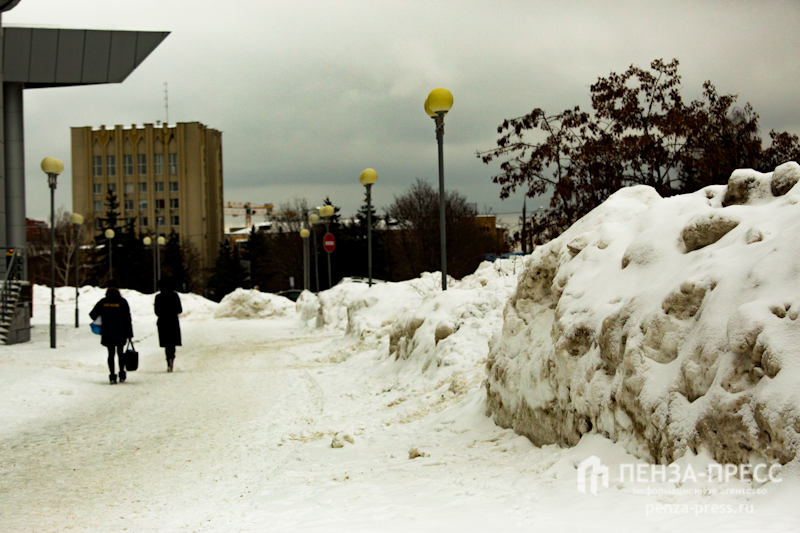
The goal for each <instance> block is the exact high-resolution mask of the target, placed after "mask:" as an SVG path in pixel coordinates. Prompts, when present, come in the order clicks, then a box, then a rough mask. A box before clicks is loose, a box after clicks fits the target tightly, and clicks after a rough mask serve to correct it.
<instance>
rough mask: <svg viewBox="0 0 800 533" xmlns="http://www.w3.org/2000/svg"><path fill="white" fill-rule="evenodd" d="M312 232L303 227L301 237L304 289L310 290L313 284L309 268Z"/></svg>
mask: <svg viewBox="0 0 800 533" xmlns="http://www.w3.org/2000/svg"><path fill="white" fill-rule="evenodd" d="M309 235H310V232H309V231H308V228H303V229H301V230H300V237H301V238H302V239H303V290H306V291H307V290H308V286H309V285H311V276H310V275H309V268H308V236H309Z"/></svg>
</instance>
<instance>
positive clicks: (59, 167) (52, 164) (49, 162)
mask: <svg viewBox="0 0 800 533" xmlns="http://www.w3.org/2000/svg"><path fill="white" fill-rule="evenodd" d="M42 170H43V171H44V173H45V174H47V185H49V186H50V347H51V348H55V347H56V246H55V245H56V208H55V201H56V184H57V182H58V175H59V174H61V173H62V172H63V171H64V163H62V162H61V160H59V159H56V158H55V157H45V158H44V159H42Z"/></svg>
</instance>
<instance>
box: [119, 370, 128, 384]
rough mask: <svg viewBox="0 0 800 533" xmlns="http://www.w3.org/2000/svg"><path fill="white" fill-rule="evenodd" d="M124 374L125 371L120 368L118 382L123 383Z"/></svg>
mask: <svg viewBox="0 0 800 533" xmlns="http://www.w3.org/2000/svg"><path fill="white" fill-rule="evenodd" d="M126 376H127V374H125V371H124V370H120V371H119V382H120V383H125V377H126Z"/></svg>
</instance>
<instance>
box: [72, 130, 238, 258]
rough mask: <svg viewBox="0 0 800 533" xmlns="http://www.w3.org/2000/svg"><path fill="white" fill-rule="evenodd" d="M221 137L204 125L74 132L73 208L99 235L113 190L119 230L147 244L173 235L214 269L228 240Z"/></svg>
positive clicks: (96, 234) (86, 224) (93, 231)
mask: <svg viewBox="0 0 800 533" xmlns="http://www.w3.org/2000/svg"><path fill="white" fill-rule="evenodd" d="M222 187H223V180H222V132H220V131H217V130H215V129H212V128H209V127H207V126H204V125H203V124H200V123H199V122H179V123H177V124H175V125H167V124H163V125H162V124H158V125H153V124H144V125H143V126H142V127H136V125H135V124H134V125H133V126H132V127H130V128H125V127H123V126H115V127H114V128H113V129H107V128H106V127H105V126H100V128H93V127H89V126H87V127H80V128H72V209H73V211H74V212H75V213H80V214H82V215H83V216H84V227H85V228H86V229H87V230H88V229H89V228H91V232H92V235H93V236H98V235H99V234H100V231H101V230H100V228H101V221H100V220H99V219H100V218H102V217H105V216H106V213H105V210H106V207H107V206H106V197H107V193H108V191H109V190H112V191H114V192H115V193H116V195H117V198H118V200H119V208H118V210H119V213H120V225H121V224H123V223H125V222H128V221H131V220H133V221H134V223H135V225H136V227H137V229H138V231H139V234H140V235H141V237H142V238H144V237H145V236H151V237H156V236H161V235H163V236H165V237H168V236H169V235H170V233H171V232H173V231H174V232H175V233H177V234H178V235H179V236H180V240H181V243H186V242H190V243H192V244H193V245H194V247H195V248H196V249H197V251H198V252H199V254H200V257H201V258H202V262H203V264H202V267H203V268H204V269H208V268H210V267H212V266H213V264H214V261H215V259H216V255H217V252H218V250H219V245H220V242H221V241H222V239H223V231H224V212H223V188H222Z"/></svg>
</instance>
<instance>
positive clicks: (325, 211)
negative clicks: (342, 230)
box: [319, 205, 336, 218]
mask: <svg viewBox="0 0 800 533" xmlns="http://www.w3.org/2000/svg"><path fill="white" fill-rule="evenodd" d="M335 212H336V210H335V209H334V207H333V206H332V205H323V206H322V207H320V208H319V216H321V217H325V218H327V217H330V216H333V213H335Z"/></svg>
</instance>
